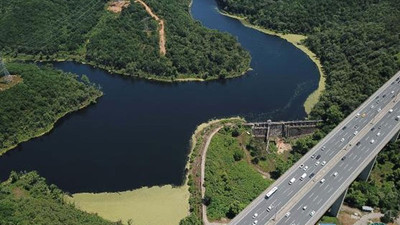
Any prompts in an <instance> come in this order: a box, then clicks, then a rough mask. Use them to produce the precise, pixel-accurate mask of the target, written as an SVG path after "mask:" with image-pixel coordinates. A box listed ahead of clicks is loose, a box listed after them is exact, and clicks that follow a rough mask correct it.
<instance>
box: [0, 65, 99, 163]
mask: <svg viewBox="0 0 400 225" xmlns="http://www.w3.org/2000/svg"><path fill="white" fill-rule="evenodd" d="M6 66H7V68H8V70H9V71H10V73H11V74H13V75H18V76H17V78H19V79H21V80H22V81H21V82H19V83H18V84H16V85H15V86H13V87H11V88H9V89H6V90H3V91H0V155H1V154H2V153H4V152H5V151H7V150H9V149H11V148H13V147H14V146H15V145H17V144H19V143H20V142H23V141H27V140H29V139H31V138H33V137H36V136H40V135H42V134H43V133H46V132H48V131H49V130H50V129H51V128H52V127H53V124H54V123H55V122H56V121H57V120H58V119H59V118H61V117H62V116H64V115H65V114H66V113H69V112H72V111H75V110H78V109H80V108H82V107H85V106H87V105H89V104H91V103H92V102H95V101H96V99H97V98H98V97H100V96H101V95H102V92H101V91H100V90H99V89H98V87H95V86H94V85H93V84H91V83H90V82H89V80H88V79H87V77H86V76H82V78H81V79H79V78H78V77H77V75H73V74H69V73H63V72H61V71H57V70H54V69H53V68H50V67H41V68H39V67H38V66H36V65H32V64H20V63H7V64H6ZM0 87H1V82H0Z"/></svg>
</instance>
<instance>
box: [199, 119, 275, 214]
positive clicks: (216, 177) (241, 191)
mask: <svg viewBox="0 0 400 225" xmlns="http://www.w3.org/2000/svg"><path fill="white" fill-rule="evenodd" d="M242 132H243V133H244V130H242V129H239V128H231V127H228V126H225V127H224V128H223V129H221V130H220V131H219V132H218V133H217V134H216V135H214V137H213V139H212V140H211V143H210V146H209V149H208V151H207V158H206V167H205V187H206V192H205V199H204V202H205V203H206V204H207V216H208V218H209V219H210V220H216V219H221V218H226V217H227V218H233V217H234V216H236V215H237V214H238V213H239V212H240V211H242V210H243V209H244V208H245V207H246V206H247V205H248V204H249V203H250V202H251V201H252V200H253V199H254V198H256V197H257V196H258V195H259V194H260V193H261V192H263V191H264V190H265V189H266V188H267V187H268V186H269V185H270V184H271V183H272V181H271V180H269V179H264V178H263V177H262V176H261V175H260V174H259V173H258V172H257V171H256V170H255V169H254V168H253V167H252V166H251V165H250V164H249V163H248V162H247V161H246V160H245V159H244V154H245V153H244V149H242V147H241V146H240V145H239V141H238V136H239V133H242Z"/></svg>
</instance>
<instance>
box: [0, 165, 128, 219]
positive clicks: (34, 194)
mask: <svg viewBox="0 0 400 225" xmlns="http://www.w3.org/2000/svg"><path fill="white" fill-rule="evenodd" d="M63 196H64V193H63V192H62V191H61V190H60V189H58V188H57V187H56V186H55V185H48V184H47V183H46V181H45V179H44V178H42V177H40V176H39V175H38V174H37V173H36V172H30V173H27V174H22V173H15V172H12V173H11V175H10V178H9V180H8V181H5V182H3V183H0V224H2V225H15V224H24V225H49V224H51V225H66V224H68V225H122V224H121V223H111V222H108V221H106V220H104V219H102V218H100V217H98V216H96V215H94V214H88V213H85V212H82V211H79V210H78V209H76V208H75V207H74V206H73V205H71V204H67V203H64V200H63Z"/></svg>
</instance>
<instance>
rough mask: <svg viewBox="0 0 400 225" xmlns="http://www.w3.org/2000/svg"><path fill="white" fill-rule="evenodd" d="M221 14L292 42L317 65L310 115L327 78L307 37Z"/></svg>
mask: <svg viewBox="0 0 400 225" xmlns="http://www.w3.org/2000/svg"><path fill="white" fill-rule="evenodd" d="M220 13H221V14H222V15H224V16H228V17H231V18H234V19H237V20H239V21H240V22H242V24H243V25H244V26H246V27H250V28H253V29H256V30H258V31H261V32H263V33H265V34H269V35H274V36H278V37H280V38H283V39H285V40H287V41H288V42H290V43H292V44H293V45H294V46H296V47H297V48H298V49H300V50H301V51H303V52H304V53H305V54H306V55H307V56H308V57H309V58H310V59H311V60H312V61H313V62H314V63H315V65H316V66H317V68H318V71H319V74H320V79H319V83H318V88H317V90H315V91H314V92H313V93H311V94H310V95H309V96H308V98H307V100H306V101H305V102H304V109H305V111H306V113H307V114H310V112H311V109H312V108H313V107H314V106H315V104H317V102H318V100H319V97H320V96H321V94H322V92H323V91H324V90H325V80H326V78H325V74H324V71H323V70H322V64H321V62H320V61H319V59H318V58H317V56H316V55H315V54H314V53H313V52H312V51H311V50H310V49H308V48H307V47H306V46H305V45H303V44H302V43H301V42H302V41H303V40H305V39H306V38H307V36H304V35H300V34H282V33H277V32H275V31H272V30H269V29H265V28H263V27H260V26H256V25H253V24H250V23H249V22H248V21H247V20H246V18H243V17H240V16H235V15H232V14H229V13H226V12H220ZM399 54H400V53H399Z"/></svg>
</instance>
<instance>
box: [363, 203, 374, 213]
mask: <svg viewBox="0 0 400 225" xmlns="http://www.w3.org/2000/svg"><path fill="white" fill-rule="evenodd" d="M362 210H363V211H365V212H373V211H374V208H372V207H371V206H366V205H364V206H363V207H362Z"/></svg>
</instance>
